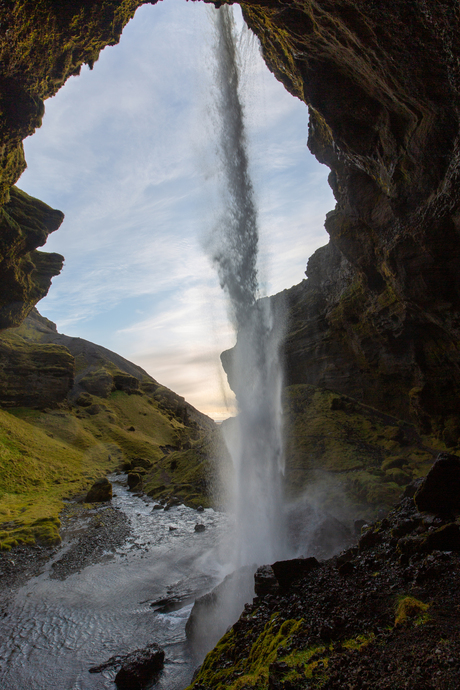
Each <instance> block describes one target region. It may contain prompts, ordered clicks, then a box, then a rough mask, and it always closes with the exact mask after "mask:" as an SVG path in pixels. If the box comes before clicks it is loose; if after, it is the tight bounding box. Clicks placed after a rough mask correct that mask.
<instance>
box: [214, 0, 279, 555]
mask: <svg viewBox="0 0 460 690" xmlns="http://www.w3.org/2000/svg"><path fill="white" fill-rule="evenodd" d="M213 14H214V22H215V27H216V43H215V60H216V71H215V82H216V87H217V88H216V94H217V95H216V112H217V127H218V149H219V158H220V164H221V166H222V179H223V185H222V209H221V212H220V215H219V218H218V221H217V223H216V225H215V228H214V232H213V238H212V242H211V243H210V253H211V258H212V260H213V262H214V264H215V266H216V267H217V271H218V275H219V279H220V284H221V287H222V288H223V289H224V290H225V292H226V293H227V295H228V297H229V302H230V313H231V318H232V320H233V323H234V326H235V329H236V332H237V346H236V348H235V349H234V351H233V356H232V363H231V369H232V372H231V380H232V388H233V390H234V392H235V394H236V398H237V403H238V416H237V419H236V424H237V427H238V428H237V433H236V434H233V435H232V436H233V437H234V438H233V443H232V447H230V448H229V450H230V453H231V455H232V460H233V463H234V468H235V486H234V504H235V505H234V508H235V517H236V552H235V565H236V566H239V565H244V564H249V563H254V562H255V563H258V564H260V563H267V562H273V561H274V560H276V559H277V558H280V557H283V556H284V555H285V543H286V540H285V538H284V522H283V502H282V472H283V469H284V457H283V444H282V415H281V389H282V367H281V360H280V343H281V337H282V335H283V328H282V323H281V322H282V319H281V318H280V315H279V314H275V313H274V312H273V310H272V307H271V302H270V300H268V299H264V300H260V299H258V298H259V297H260V295H259V291H258V277H257V252H258V223H257V209H256V205H255V201H254V191H253V185H252V182H251V178H250V173H249V164H248V154H247V145H246V136H245V127H244V112H243V107H242V103H241V100H240V95H239V90H238V86H239V68H238V59H237V58H238V56H237V50H236V40H235V30H234V23H233V15H232V13H231V9H230V8H229V7H228V6H226V5H224V6H223V7H221V8H220V9H219V10H218V11H217V12H215V13H213Z"/></svg>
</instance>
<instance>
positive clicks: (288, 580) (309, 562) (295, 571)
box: [256, 556, 319, 589]
mask: <svg viewBox="0 0 460 690" xmlns="http://www.w3.org/2000/svg"><path fill="white" fill-rule="evenodd" d="M271 567H272V570H273V574H274V576H275V577H276V579H277V581H278V584H279V587H280V589H288V588H289V587H290V586H291V584H292V583H293V582H295V581H296V580H300V578H302V577H305V575H307V574H308V573H310V572H311V571H312V570H315V569H316V568H318V567H319V562H318V561H317V560H316V558H314V557H313V556H312V557H311V558H292V559H291V560H289V561H276V563H273V564H272V566H271ZM256 574H257V573H256Z"/></svg>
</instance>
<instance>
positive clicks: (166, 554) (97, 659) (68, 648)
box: [0, 478, 227, 690]
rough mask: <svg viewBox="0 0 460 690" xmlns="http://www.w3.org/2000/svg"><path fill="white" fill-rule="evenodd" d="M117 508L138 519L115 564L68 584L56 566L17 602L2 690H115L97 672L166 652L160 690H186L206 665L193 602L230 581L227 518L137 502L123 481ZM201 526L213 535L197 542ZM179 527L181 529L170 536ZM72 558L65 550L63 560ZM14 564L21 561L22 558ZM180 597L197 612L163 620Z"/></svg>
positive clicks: (0, 635) (0, 667)
mask: <svg viewBox="0 0 460 690" xmlns="http://www.w3.org/2000/svg"><path fill="white" fill-rule="evenodd" d="M114 490H115V493H116V494H117V497H115V498H113V499H112V504H113V505H114V506H117V507H118V508H120V509H121V510H123V511H124V512H125V513H126V514H127V515H128V517H129V519H130V522H131V527H132V536H131V538H130V539H129V540H128V542H127V543H126V544H125V545H124V546H123V547H122V548H120V549H118V552H117V554H116V555H115V558H114V559H112V560H108V561H107V562H105V563H100V564H97V565H92V566H90V567H88V568H85V569H84V570H83V571H82V572H81V573H76V574H73V575H71V576H70V577H68V578H67V579H65V580H63V581H60V580H56V579H50V577H49V573H50V571H51V564H49V565H48V567H47V568H46V571H45V572H44V573H43V574H41V575H39V576H38V577H35V578H32V579H31V580H30V581H29V582H28V583H27V584H26V585H25V586H24V587H22V588H20V589H19V590H18V591H17V592H16V593H15V595H14V596H13V595H12V596H13V598H12V602H11V604H10V605H9V607H8V611H7V614H6V616H5V617H3V618H2V619H0V688H1V690H45V688H46V690H96V689H97V690H109V689H110V690H113V688H114V687H115V686H114V684H113V678H114V676H115V671H113V670H107V671H104V672H103V673H102V674H90V673H89V672H88V671H89V668H91V667H92V666H95V665H98V664H101V663H103V662H104V661H107V660H108V659H109V658H110V657H111V656H114V655H117V654H118V655H126V654H127V653H129V652H130V651H134V650H135V649H139V648H142V647H145V646H146V645H147V644H151V643H152V642H156V643H157V644H159V645H160V646H161V647H163V648H164V649H165V652H166V659H167V661H166V664H165V668H164V671H163V672H162V674H161V677H160V679H159V681H158V684H157V685H156V686H155V688H158V690H183V688H185V687H186V686H187V685H188V683H189V682H190V680H191V677H192V674H193V671H194V669H195V667H196V665H197V661H196V660H195V659H194V658H193V657H192V655H191V652H190V649H189V647H188V644H187V642H186V638H185V623H186V620H187V618H188V615H189V613H190V610H191V607H192V604H193V600H194V598H195V597H196V596H199V595H200V594H202V593H203V592H204V591H208V590H209V589H211V588H212V587H213V586H214V585H215V584H216V583H217V582H218V581H219V580H221V579H222V565H223V564H222V561H221V558H220V555H219V548H218V545H219V543H220V541H221V538H222V535H223V533H224V532H225V531H226V529H227V518H226V517H225V515H223V514H220V513H216V512H215V511H213V510H210V509H208V510H205V511H204V513H200V514H197V512H196V511H195V510H192V509H191V508H186V507H185V506H178V507H176V508H172V509H171V510H169V511H167V512H165V511H163V510H155V511H152V506H153V504H154V502H153V501H152V500H151V499H149V498H147V497H146V498H145V499H142V498H139V497H138V496H135V495H133V494H132V493H130V492H128V491H127V489H126V487H125V486H122V485H121V484H119V483H118V481H117V479H116V478H115V483H114ZM197 522H202V523H204V524H205V525H206V531H205V532H203V533H198V534H197V533H196V532H195V531H194V526H195V524H196V523H197ZM170 526H173V527H175V528H176V529H173V530H170V529H169V527H170ZM61 555H62V551H61V550H58V552H57V554H56V558H60V557H61ZM12 558H14V555H12ZM174 595H177V596H179V597H181V596H185V597H187V596H188V597H189V603H188V604H187V603H186V602H184V603H185V606H183V607H182V608H180V609H179V610H177V611H172V612H169V613H160V612H158V611H156V610H155V609H154V608H152V606H151V605H150V604H151V603H152V602H153V601H156V600H158V599H162V598H166V597H169V596H174Z"/></svg>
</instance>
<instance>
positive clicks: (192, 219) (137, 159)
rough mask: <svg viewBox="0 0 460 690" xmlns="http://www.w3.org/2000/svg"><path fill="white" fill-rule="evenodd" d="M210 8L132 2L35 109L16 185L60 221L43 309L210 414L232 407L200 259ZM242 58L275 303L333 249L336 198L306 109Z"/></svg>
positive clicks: (206, 270) (206, 186)
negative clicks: (102, 42) (59, 263)
mask: <svg viewBox="0 0 460 690" xmlns="http://www.w3.org/2000/svg"><path fill="white" fill-rule="evenodd" d="M210 11H214V10H213V9H212V8H209V7H208V6H206V5H202V4H201V3H193V4H192V3H184V2H183V0H167V1H165V2H163V3H161V4H157V5H155V6H151V5H143V6H141V7H140V8H139V9H138V10H137V12H136V15H135V17H134V19H133V20H132V21H131V22H130V23H129V24H128V25H127V27H126V28H125V29H124V32H123V36H122V38H121V42H120V44H119V45H117V46H113V47H107V48H106V49H105V50H104V51H103V52H102V53H101V55H100V58H99V60H98V61H97V62H96V63H95V65H94V69H93V70H92V71H90V70H89V69H88V68H84V69H83V70H82V73H81V75H80V76H79V77H71V78H70V79H69V80H68V81H67V83H66V84H65V86H64V87H63V88H62V89H61V90H60V91H59V93H58V94H57V96H55V97H53V98H51V99H49V100H48V101H46V103H45V106H46V115H45V118H44V121H43V125H42V127H41V129H40V130H37V132H36V133H35V134H34V135H33V137H29V138H28V139H27V140H26V141H25V151H26V159H27V162H28V168H27V170H26V171H25V172H24V174H23V175H22V177H21V179H20V181H19V183H18V184H19V186H20V187H21V188H22V189H24V191H26V192H27V193H28V194H31V195H32V196H36V197H38V198H40V199H42V200H43V201H45V202H46V203H47V204H49V205H50V206H53V207H54V208H58V209H60V210H62V211H64V213H65V215H66V218H65V221H64V223H63V225H62V226H61V228H60V229H59V230H58V231H57V232H56V233H55V234H53V235H51V236H50V238H49V240H48V242H47V245H46V247H45V248H44V249H45V251H55V252H58V253H60V254H63V255H64V256H65V257H66V265H65V267H64V270H63V272H62V274H61V276H59V277H57V278H55V279H54V281H53V286H52V287H51V289H50V292H49V295H48V296H47V297H46V298H45V299H44V300H42V301H41V302H39V304H38V305H37V306H38V309H39V311H40V312H41V313H43V315H44V316H46V317H47V318H49V319H51V320H52V321H54V322H56V323H57V326H58V330H59V331H60V332H65V333H67V334H68V335H74V336H78V337H82V338H85V339H87V340H90V341H92V342H96V343H98V344H100V345H103V346H104V347H107V348H109V349H111V350H113V351H115V352H117V353H118V354H120V355H122V356H123V357H125V358H126V359H128V360H131V361H133V362H135V363H136V364H138V365H140V366H141V367H143V368H144V369H145V370H146V371H148V373H149V374H151V376H153V377H154V378H155V379H156V380H158V381H159V382H160V383H161V384H163V385H165V386H167V387H168V388H170V389H172V390H174V391H175V392H176V393H178V394H179V395H182V396H183V397H185V399H186V400H187V401H188V402H190V403H191V404H192V405H194V406H195V407H197V408H198V409H199V410H201V411H203V412H205V413H206V414H208V415H209V416H211V417H213V418H215V419H219V420H221V419H224V418H225V417H227V416H230V415H231V414H233V413H234V398H233V394H232V393H231V391H230V390H229V388H228V384H227V382H226V377H225V374H224V373H223V370H222V368H221V365H220V358H219V356H220V353H221V352H222V350H225V349H227V348H229V347H231V346H232V345H233V344H234V341H235V335H234V333H233V331H232V328H231V326H230V324H229V320H228V317H227V305H226V300H225V297H224V296H223V294H222V292H221V290H220V287H219V284H218V280H217V276H216V275H215V272H214V269H213V268H212V267H211V266H210V264H209V261H208V260H207V258H206V256H205V255H204V252H203V249H202V243H203V237H204V235H205V233H206V232H207V231H208V230H209V227H210V226H211V225H212V223H213V222H214V219H215V212H216V208H217V207H218V198H217V192H216V189H217V186H216V180H215V169H214V166H215V161H214V158H213V156H214V145H213V138H212V134H213V133H212V128H211V127H210V125H209V122H210V121H209V118H208V117H207V110H208V109H209V107H210V105H209V104H210V101H209V95H208V94H209V92H210V91H211V90H212V85H211V74H210V67H209V64H208V63H209V62H210V60H209V54H210V51H209V46H210V44H211V42H212V32H211V26H210V22H209V21H208V18H207V13H208V12H210ZM237 11H239V8H238V10H237ZM238 22H239V24H240V25H241V23H242V20H241V16H239V18H238ZM254 56H255V57H254ZM243 60H244V61H245V73H244V84H243V92H244V96H245V103H246V113H247V133H248V140H249V148H250V153H251V158H252V172H253V179H254V186H255V191H256V198H257V201H258V205H259V220H260V273H259V275H260V282H261V286H262V289H263V291H264V292H265V293H266V294H274V293H276V292H279V291H280V290H283V289H285V288H288V287H291V286H292V285H293V284H296V283H298V282H300V281H301V280H302V279H303V277H304V271H305V266H306V263H307V259H308V258H309V256H310V255H311V254H312V253H313V252H314V251H315V250H316V249H317V248H318V247H319V246H322V245H324V244H326V242H327V240H328V237H327V235H326V233H325V231H324V229H323V223H324V218H325V214H326V212H327V211H329V210H331V209H332V208H333V207H334V204H335V202H334V199H333V196H332V193H331V191H330V189H329V187H328V185H327V175H328V173H329V170H328V169H327V168H326V167H325V166H321V165H320V164H319V163H318V162H317V161H316V160H315V159H314V158H313V156H312V155H311V154H310V153H309V152H308V149H307V148H306V138H307V118H308V113H307V108H306V106H305V104H303V103H301V102H300V101H298V100H297V99H295V98H293V97H292V96H291V95H290V94H288V92H287V91H285V89H284V87H283V86H282V85H281V84H280V83H279V82H277V81H276V79H275V78H274V77H273V75H271V73H270V72H269V71H268V69H267V68H266V66H265V64H264V63H263V60H262V58H261V57H260V55H259V54H258V53H257V52H256V53H254V52H252V53H251V52H249V53H248V54H247V55H244V56H243ZM213 161H214V163H213Z"/></svg>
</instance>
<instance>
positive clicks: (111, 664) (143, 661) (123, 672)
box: [89, 643, 165, 690]
mask: <svg viewBox="0 0 460 690" xmlns="http://www.w3.org/2000/svg"><path fill="white" fill-rule="evenodd" d="M164 658H165V653H164V651H163V650H162V649H161V647H159V646H158V645H157V644H154V643H153V644H149V645H147V647H145V649H136V650H135V651H134V652H131V653H130V654H127V655H126V656H113V657H111V658H110V659H109V660H108V661H106V662H105V663H103V664H101V665H100V666H93V668H90V669H89V672H90V673H102V671H105V670H106V669H109V668H116V667H118V666H121V668H120V670H119V671H118V673H117V675H116V676H115V685H116V686H117V688H119V690H143V688H145V687H146V686H147V684H149V683H150V682H151V681H152V680H153V678H154V676H155V675H156V674H157V673H158V672H159V671H161V669H162V668H163V665H164Z"/></svg>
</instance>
